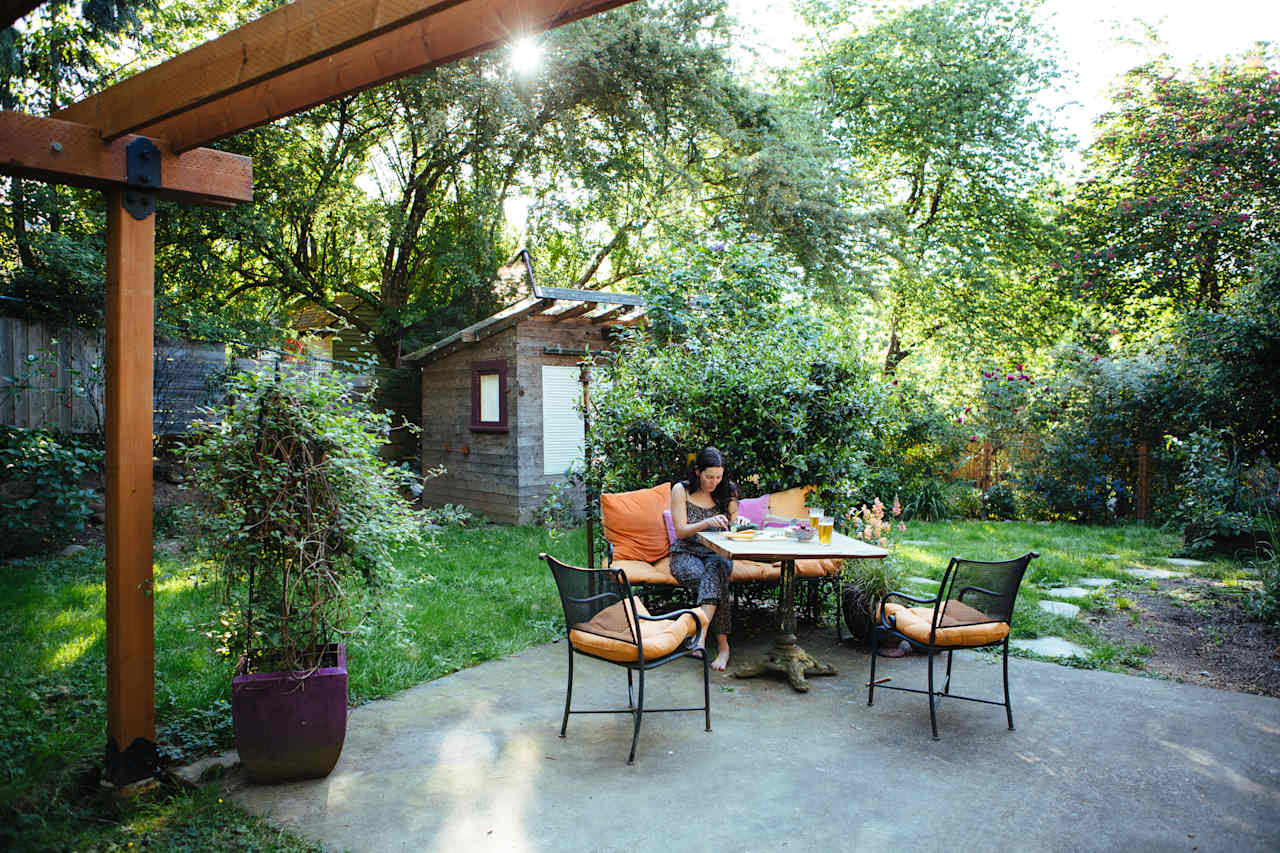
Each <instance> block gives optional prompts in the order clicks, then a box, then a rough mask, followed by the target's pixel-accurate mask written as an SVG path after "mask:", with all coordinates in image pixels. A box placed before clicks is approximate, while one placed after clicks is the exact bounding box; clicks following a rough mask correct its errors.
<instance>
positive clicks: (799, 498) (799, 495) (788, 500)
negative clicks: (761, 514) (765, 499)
mask: <svg viewBox="0 0 1280 853" xmlns="http://www.w3.org/2000/svg"><path fill="white" fill-rule="evenodd" d="M815 488H816V486H797V487H796V488H794V489H787V490H786V491H785V492H774V493H773V494H771V495H769V515H776V516H779V517H780V518H803V519H805V520H806V521H807V520H808V519H809V511H808V510H806V509H805V506H804V499H805V496H806V495H808V494H809V492H812V491H813V490H814V489H815Z"/></svg>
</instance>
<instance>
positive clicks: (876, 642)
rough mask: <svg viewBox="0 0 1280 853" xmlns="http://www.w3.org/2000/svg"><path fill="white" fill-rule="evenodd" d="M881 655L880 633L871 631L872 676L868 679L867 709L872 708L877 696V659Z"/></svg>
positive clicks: (874, 630)
mask: <svg viewBox="0 0 1280 853" xmlns="http://www.w3.org/2000/svg"><path fill="white" fill-rule="evenodd" d="M879 655H880V632H879V631H878V630H876V628H874V627H872V629H871V676H870V677H869V678H868V679H867V707H868V708H870V707H871V703H872V701H873V700H874V699H875V695H876V658H877V657H879Z"/></svg>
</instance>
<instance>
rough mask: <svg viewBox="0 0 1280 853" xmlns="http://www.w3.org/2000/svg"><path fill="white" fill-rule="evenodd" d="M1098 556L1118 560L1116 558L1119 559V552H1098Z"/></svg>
mask: <svg viewBox="0 0 1280 853" xmlns="http://www.w3.org/2000/svg"><path fill="white" fill-rule="evenodd" d="M1098 556H1099V557H1106V558H1107V559H1108V560H1118V559H1120V555H1119V554H1099V555H1098Z"/></svg>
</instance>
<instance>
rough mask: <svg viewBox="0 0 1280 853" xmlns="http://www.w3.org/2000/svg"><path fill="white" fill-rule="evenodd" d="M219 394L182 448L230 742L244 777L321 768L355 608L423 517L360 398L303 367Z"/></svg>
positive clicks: (341, 694) (341, 720)
mask: <svg viewBox="0 0 1280 853" xmlns="http://www.w3.org/2000/svg"><path fill="white" fill-rule="evenodd" d="M229 391H230V395H229V399H228V402H226V403H225V404H223V405H222V406H220V407H217V408H215V409H213V410H211V411H210V414H211V415H212V417H210V418H208V420H206V421H204V422H203V423H201V424H197V426H196V427H195V429H194V430H193V433H194V435H193V437H194V439H195V441H194V442H193V443H191V444H189V445H188V447H187V450H186V455H187V458H188V461H189V462H190V463H191V469H192V480H193V483H194V485H195V486H196V487H197V488H198V489H199V490H200V491H201V493H202V496H203V498H204V500H203V501H202V503H201V505H200V519H201V522H202V532H203V533H204V535H205V540H206V542H207V543H208V545H209V547H210V549H211V552H212V556H213V559H214V562H215V563H216V565H217V566H218V569H219V572H220V576H221V580H222V583H223V592H224V603H225V607H224V611H223V614H222V617H221V620H220V626H219V629H218V630H217V631H216V632H215V635H216V636H217V637H218V638H219V639H221V640H222V641H223V642H222V644H221V648H220V651H221V652H222V653H223V654H226V655H228V656H229V657H230V658H231V659H232V660H234V661H235V672H234V677H233V679H232V685H231V707H232V717H233V721H234V728H235V737H236V746H237V748H238V749H239V751H240V759H241V761H242V762H243V763H244V765H245V767H246V769H247V770H248V772H249V776H250V778H251V779H253V780H254V781H256V782H279V781H285V780H293V779H308V778H316V777H320V776H325V775H327V774H328V773H329V771H330V770H332V769H333V766H334V764H335V763H336V762H337V760H338V756H339V754H340V753H341V751H342V743H343V740H344V739H345V737H346V721H347V671H346V646H345V644H344V642H343V640H344V638H345V637H346V636H347V635H348V634H349V633H350V632H351V630H352V629H353V628H354V627H355V624H354V620H353V618H352V614H353V611H355V612H360V611H361V610H362V609H363V608H361V607H358V606H354V607H353V605H357V604H358V602H359V600H360V597H361V595H362V593H363V591H365V590H367V589H368V588H369V587H371V586H375V585H376V584H377V583H378V582H379V579H380V577H381V576H382V575H383V573H384V572H385V571H387V570H388V569H389V568H390V565H391V555H392V550H393V549H394V548H395V547H396V546H399V545H404V544H408V543H411V542H415V541H418V536H419V531H420V530H421V525H420V522H419V519H418V517H417V514H416V513H414V512H413V511H411V510H410V508H409V507H408V505H407V504H405V503H404V502H403V501H402V500H401V498H400V497H399V495H398V494H397V491H396V486H397V482H396V479H397V478H396V474H397V473H398V472H397V469H394V468H389V467H388V466H387V465H386V464H385V463H384V462H382V461H380V460H379V458H378V455H377V451H378V448H379V446H380V445H381V444H382V442H383V441H384V440H385V436H386V433H387V418H386V416H385V415H382V414H377V413H374V412H372V411H370V410H369V409H368V407H367V405H366V400H367V398H363V397H358V396H353V395H351V394H350V393H348V390H347V389H346V388H345V387H344V386H343V384H342V383H341V381H340V380H339V379H337V378H333V377H329V376H325V375H305V374H301V373H300V374H298V375H289V374H288V373H286V374H285V375H281V374H280V373H278V372H277V374H276V375H275V376H272V377H263V376H257V375H254V374H249V373H245V374H239V375H238V376H236V377H233V379H232V380H231V382H230V387H229Z"/></svg>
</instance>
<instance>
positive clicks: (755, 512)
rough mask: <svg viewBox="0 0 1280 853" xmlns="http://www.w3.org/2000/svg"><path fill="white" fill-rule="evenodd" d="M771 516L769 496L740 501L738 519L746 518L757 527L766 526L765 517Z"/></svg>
mask: <svg viewBox="0 0 1280 853" xmlns="http://www.w3.org/2000/svg"><path fill="white" fill-rule="evenodd" d="M768 514H769V496H768V495H761V496H760V497H758V498H748V499H747V500H743V501H738V518H745V519H746V520H747V521H749V522H751V523H752V524H754V525H756V526H757V527H763V526H764V517H765V516H766V515H768Z"/></svg>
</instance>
